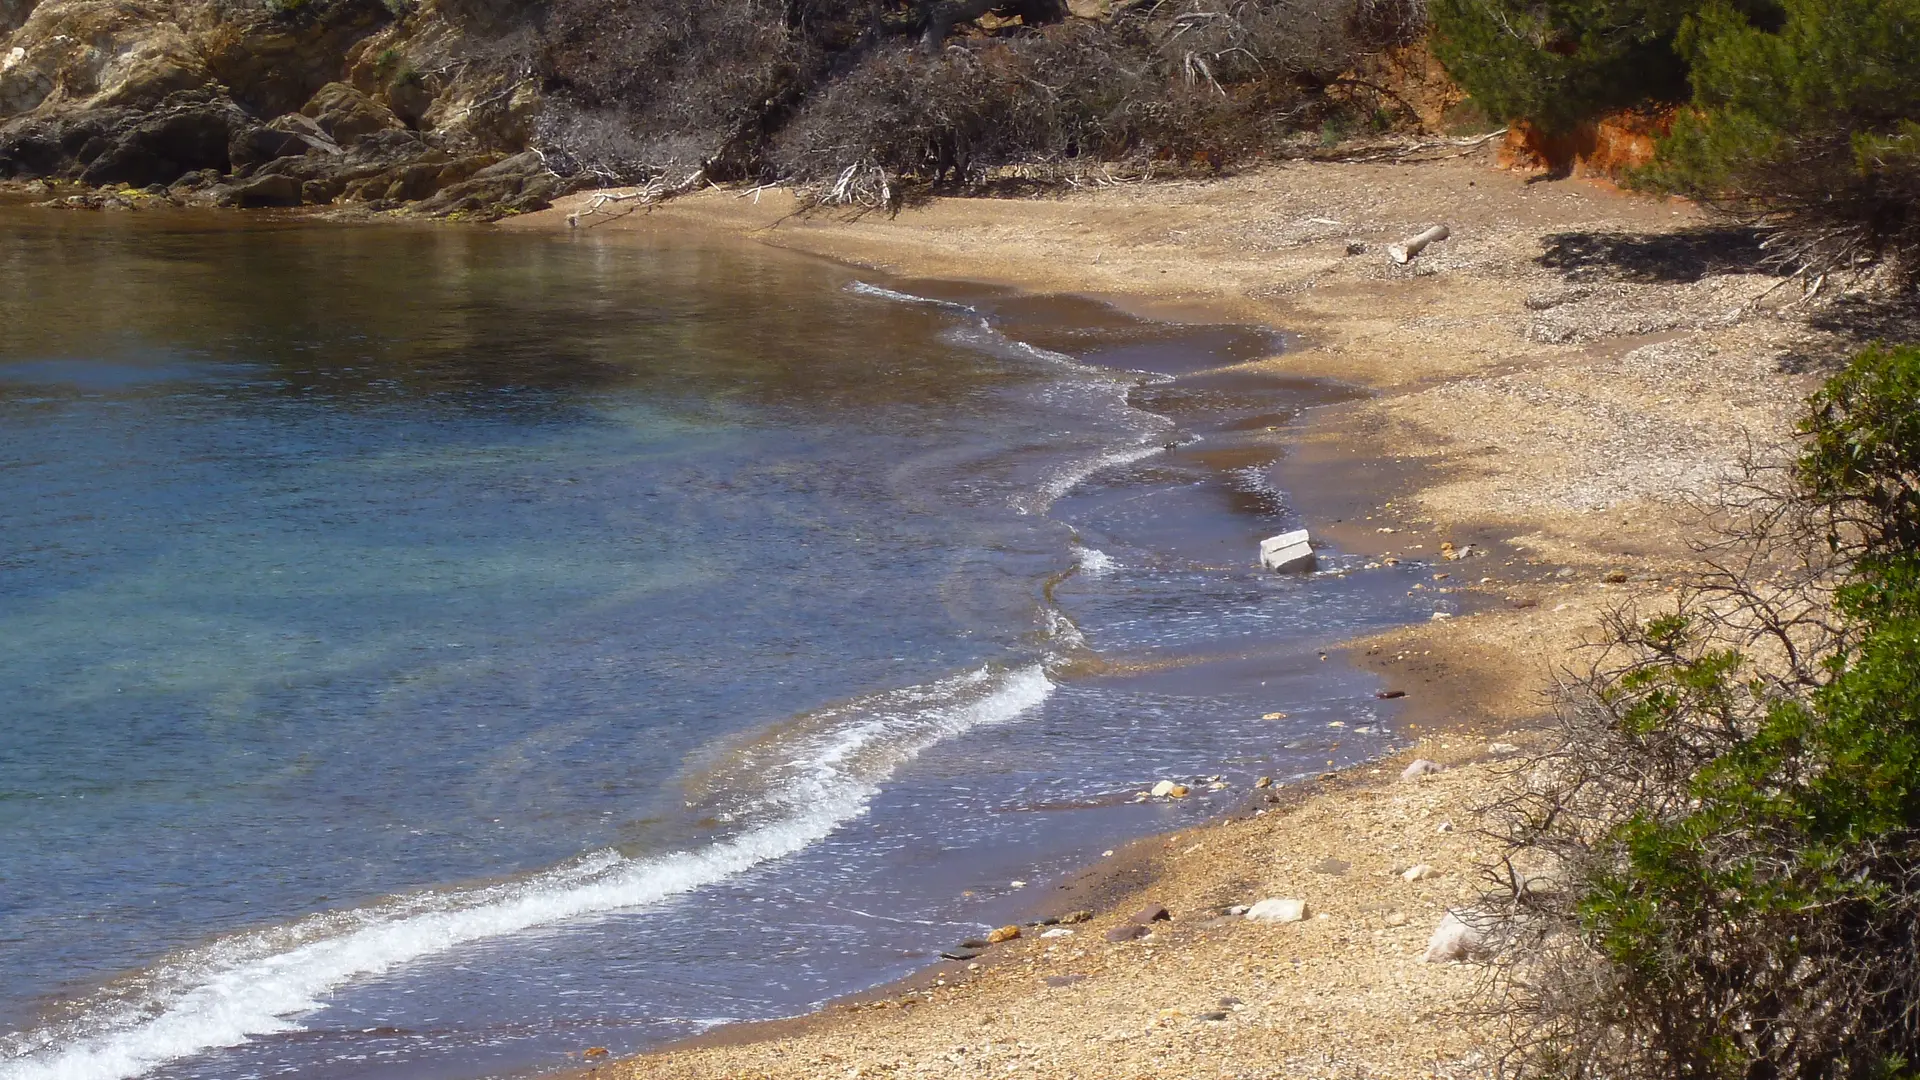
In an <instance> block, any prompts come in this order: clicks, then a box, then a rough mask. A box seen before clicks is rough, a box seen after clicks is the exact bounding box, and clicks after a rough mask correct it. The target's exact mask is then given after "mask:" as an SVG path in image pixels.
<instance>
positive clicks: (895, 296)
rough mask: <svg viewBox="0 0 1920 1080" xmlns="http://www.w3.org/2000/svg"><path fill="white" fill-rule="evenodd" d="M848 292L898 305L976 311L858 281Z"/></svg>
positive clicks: (962, 305)
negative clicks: (922, 305) (889, 301)
mask: <svg viewBox="0 0 1920 1080" xmlns="http://www.w3.org/2000/svg"><path fill="white" fill-rule="evenodd" d="M847 291H848V292H850V293H854V294H856V295H859V296H871V297H874V298H875V299H878V300H891V301H893V302H894V303H896V304H926V305H927V306H929V307H937V308H946V309H947V310H948V311H966V312H972V311H973V310H974V309H973V308H972V307H970V306H969V305H966V304H961V303H956V302H954V301H952V300H936V299H934V298H933V297H931V296H915V295H914V294H913V293H907V292H898V291H896V290H893V289H888V288H883V287H882V286H879V285H869V284H867V283H866V282H864V281H856V282H854V283H853V284H851V285H849V286H847Z"/></svg>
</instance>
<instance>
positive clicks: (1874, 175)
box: [1646, 0, 1920, 269]
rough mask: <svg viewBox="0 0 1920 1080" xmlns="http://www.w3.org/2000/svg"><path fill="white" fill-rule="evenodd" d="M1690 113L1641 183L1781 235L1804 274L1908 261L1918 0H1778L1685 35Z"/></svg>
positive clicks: (1914, 234)
mask: <svg viewBox="0 0 1920 1080" xmlns="http://www.w3.org/2000/svg"><path fill="white" fill-rule="evenodd" d="M1688 37H1689V43H1690V45H1691V47H1692V51H1693V53H1694V62H1693V65H1692V72H1691V77H1692V83H1693V98H1692V104H1693V108H1692V109H1690V110H1688V111H1686V112H1684V113H1682V115H1681V116H1680V118H1679V120H1678V123H1677V124H1676V126H1675V129H1674V132H1673V136H1672V137H1671V138H1670V139H1667V140H1666V141H1665V142H1664V143H1663V144H1662V146H1661V148H1660V160H1659V162H1658V164H1657V166H1656V168H1655V169H1654V170H1653V171H1652V172H1651V173H1650V174H1649V176H1648V177H1647V178H1646V179H1647V180H1648V181H1649V182H1650V183H1653V184H1655V185H1657V186H1659V187H1662V188H1665V189H1667V190H1671V191H1675V192H1679V193H1681V194H1685V195H1690V196H1694V197H1697V198H1703V199H1707V200H1710V201H1713V202H1716V203H1719V204H1721V205H1723V206H1726V207H1727V208H1729V209H1732V210H1735V211H1737V212H1741V213H1746V214H1751V215H1755V216H1760V217H1765V218H1771V219H1773V220H1774V221H1775V222H1776V223H1777V224H1779V225H1781V226H1783V227H1785V228H1787V229H1788V231H1789V235H1788V236H1787V237H1786V239H1785V242H1786V244H1787V245H1788V249H1787V250H1786V252H1785V254H1786V255H1787V257H1788V258H1789V260H1790V261H1793V262H1797V263H1801V264H1804V265H1811V266H1813V267H1815V268H1816V269H1826V268H1830V267H1843V266H1849V265H1855V264H1859V263H1863V262H1870V261H1875V260H1879V259H1881V258H1884V257H1887V256H1889V255H1891V256H1894V257H1895V258H1897V259H1901V260H1909V259H1910V258H1911V256H1912V254H1914V253H1916V252H1920V123H1916V120H1920V0H1785V8H1784V18H1783V20H1782V22H1781V23H1780V25H1779V26H1778V27H1777V28H1772V29H1770V28H1767V27H1766V26H1764V25H1756V24H1755V23H1754V22H1752V21H1750V20H1748V19H1744V18H1740V17H1739V16H1737V15H1735V14H1733V13H1731V12H1727V11H1722V10H1710V11H1709V12H1708V13H1706V14H1704V15H1703V16H1702V17H1700V18H1699V19H1697V20H1696V21H1695V22H1694V23H1693V25H1692V26H1691V27H1690V29H1689V35H1688Z"/></svg>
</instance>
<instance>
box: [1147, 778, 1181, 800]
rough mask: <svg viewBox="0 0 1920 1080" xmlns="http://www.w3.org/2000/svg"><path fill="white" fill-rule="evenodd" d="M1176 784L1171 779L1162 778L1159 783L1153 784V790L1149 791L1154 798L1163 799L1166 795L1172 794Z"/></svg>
mask: <svg viewBox="0 0 1920 1080" xmlns="http://www.w3.org/2000/svg"><path fill="white" fill-rule="evenodd" d="M1178 786H1179V785H1177V784H1175V783H1174V782H1173V781H1171V780H1162V781H1160V782H1159V783H1157V784H1155V785H1153V791H1152V792H1151V794H1152V795H1153V797H1154V798H1156V799H1164V798H1166V797H1167V796H1168V795H1171V794H1173V789H1174V788H1175V787H1178Z"/></svg>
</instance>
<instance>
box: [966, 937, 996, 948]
mask: <svg viewBox="0 0 1920 1080" xmlns="http://www.w3.org/2000/svg"><path fill="white" fill-rule="evenodd" d="M990 944H992V943H991V942H988V941H983V940H981V939H980V938H968V939H967V940H965V941H963V942H961V943H960V947H961V948H963V949H984V948H986V947H987V946H988V945H990Z"/></svg>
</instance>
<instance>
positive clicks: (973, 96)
mask: <svg viewBox="0 0 1920 1080" xmlns="http://www.w3.org/2000/svg"><path fill="white" fill-rule="evenodd" d="M981 6H982V5H979V4H975V5H972V7H975V8H978V7H981ZM1027 6H1028V7H1031V6H1032V5H1027ZM1042 6H1044V5H1042ZM1116 7H1117V10H1116V11H1115V13H1114V14H1113V15H1112V16H1111V17H1110V18H1107V19H1103V20H1097V21H1096V20H1087V19H1067V20H1065V21H1058V22H1056V21H1054V20H1053V19H1052V18H1051V17H1048V18H1046V19H1044V20H1043V19H1040V18H1038V17H1034V16H1032V14H1031V13H1029V17H1033V18H1034V21H1035V22H1036V23H1044V24H1043V25H1027V24H1025V23H1021V22H1013V23H996V22H991V21H990V20H984V19H983V20H978V21H976V22H975V23H972V24H967V23H961V24H959V25H957V26H956V27H955V29H954V32H953V34H952V36H950V37H949V36H942V35H940V34H939V33H937V32H936V31H937V26H938V25H944V24H943V23H941V21H940V20H941V19H943V18H945V17H946V15H951V14H952V11H953V8H952V7H951V5H947V6H942V5H937V4H932V3H929V2H928V0H878V2H875V3H872V4H868V3H854V2H851V0H812V2H808V0H789V2H788V3H786V4H785V5H784V6H783V5H779V4H769V3H765V2H764V0H763V2H759V3H756V2H754V0H695V2H694V3H692V4H684V3H679V4H674V5H673V6H672V9H671V10H670V11H669V10H668V8H667V0H629V2H628V3H627V4H626V5H625V6H622V7H618V8H609V7H608V6H606V5H605V4H603V3H598V2H595V0H556V8H555V13H554V17H553V23H552V30H551V31H550V37H551V43H550V45H549V47H548V52H547V70H548V85H549V94H550V97H551V98H552V100H553V101H554V102H555V105H554V107H553V108H551V109H550V111H549V117H548V119H547V121H546V123H545V125H544V127H543V130H542V136H543V139H544V140H545V141H546V142H547V144H548V145H549V147H550V148H551V149H554V150H558V151H561V152H562V155H561V157H562V160H567V159H571V160H573V161H575V162H577V163H578V164H579V165H580V167H584V168H591V169H595V170H598V171H600V172H602V173H604V174H606V175H609V176H618V177H621V178H646V177H650V176H654V175H658V174H660V173H663V172H668V173H670V172H674V171H676V170H678V171H680V172H682V173H686V172H691V171H693V170H696V169H701V170H704V172H705V174H706V175H708V176H713V177H716V178H724V179H760V180H774V179H794V180H798V181H801V182H803V183H815V184H818V183H829V184H831V183H835V182H837V181H839V180H840V178H842V177H843V176H845V175H847V172H848V170H850V169H852V170H855V171H856V172H858V171H860V170H868V169H871V170H878V171H879V172H881V173H883V174H885V175H888V176H891V177H894V178H909V179H915V180H923V181H943V180H944V181H947V182H962V183H971V182H976V181H979V180H981V179H983V178H985V177H986V176H987V175H988V174H989V173H990V172H991V171H992V170H994V169H996V168H999V167H1002V166H1007V165H1022V164H1033V163H1046V162H1113V161H1124V160H1129V159H1135V160H1159V161H1172V162H1178V163H1182V164H1200V165H1203V166H1218V165H1222V164H1228V163H1233V162H1238V161H1244V160H1247V159H1249V158H1252V157H1254V156H1257V155H1259V154H1262V153H1265V152H1269V151H1272V150H1274V149H1275V148H1277V147H1279V146H1280V145H1282V144H1283V143H1284V142H1285V141H1286V140H1287V139H1288V138H1290V137H1292V136H1294V135H1295V134H1297V133H1298V132H1299V131H1301V130H1303V129H1316V128H1318V127H1319V126H1320V125H1321V124H1323V123H1324V122H1325V121H1326V120H1327V118H1328V117H1329V116H1330V115H1332V114H1333V113H1335V112H1340V111H1349V112H1350V111H1353V110H1354V109H1355V108H1356V105H1355V101H1356V99H1355V98H1353V97H1352V95H1350V94H1348V93H1346V92H1345V91H1346V90H1348V89H1350V87H1344V86H1342V79H1341V75H1342V73H1343V72H1346V71H1348V70H1350V69H1351V68H1352V66H1353V64H1354V63H1355V61H1356V60H1357V59H1359V58H1360V57H1361V56H1363V55H1365V54H1367V53H1369V52H1372V51H1375V50H1378V49H1381V48H1385V47H1388V46H1391V45H1394V44H1399V43H1403V42H1405V41H1408V40H1411V39H1412V38H1414V37H1417V36H1418V35H1419V34H1420V32H1421V31H1422V30H1423V29H1424V20H1425V12H1424V7H1423V5H1422V3H1421V0H1177V2H1161V3H1156V4H1144V3H1124V2H1123V3H1120V4H1118V5H1116ZM999 10H1000V11H1001V13H1002V15H1003V16H1004V15H1006V14H1008V13H1010V12H1018V11H1021V10H1024V9H1023V8H1022V6H1021V5H1018V4H1009V5H1003V6H1002V7H1001V8H1000V9H999ZM1048 10H1049V11H1050V10H1051V8H1048ZM943 12H944V13H945V14H942V13H943ZM930 26H934V27H935V30H930V29H929V27H930ZM989 26H990V27H991V28H989ZM1359 107H1360V108H1363V109H1371V108H1372V103H1371V101H1368V102H1366V103H1365V104H1364V105H1361V106H1359Z"/></svg>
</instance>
